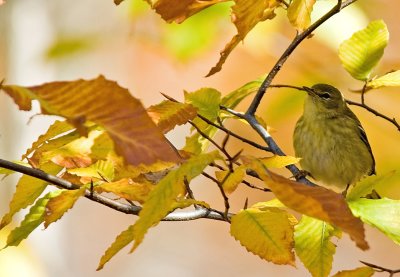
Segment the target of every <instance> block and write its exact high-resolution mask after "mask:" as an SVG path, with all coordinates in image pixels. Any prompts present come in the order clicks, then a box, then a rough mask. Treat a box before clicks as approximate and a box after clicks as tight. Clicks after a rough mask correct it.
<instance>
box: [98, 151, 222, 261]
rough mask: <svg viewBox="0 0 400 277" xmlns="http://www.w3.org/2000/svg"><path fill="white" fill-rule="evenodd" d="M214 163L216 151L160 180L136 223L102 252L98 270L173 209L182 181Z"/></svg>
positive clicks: (136, 244)
mask: <svg viewBox="0 0 400 277" xmlns="http://www.w3.org/2000/svg"><path fill="white" fill-rule="evenodd" d="M215 159H219V154H218V152H217V151H214V152H211V153H208V154H201V155H198V156H193V157H192V158H191V159H189V160H188V161H186V162H185V163H183V164H182V165H181V166H180V167H179V168H177V169H175V170H173V171H170V172H169V173H168V174H167V175H166V176H165V177H164V178H163V179H161V181H160V182H159V183H158V184H157V185H156V186H155V187H154V189H153V190H152V191H151V193H150V194H149V197H148V199H147V200H146V202H145V203H144V204H143V208H142V210H141V211H140V213H139V219H138V220H137V221H136V223H135V224H134V225H132V226H130V227H129V228H128V229H127V230H125V231H124V232H122V233H121V234H120V235H119V236H118V237H117V238H116V240H115V241H114V243H113V244H112V245H111V246H110V247H109V248H108V249H107V250H106V252H105V253H104V255H103V256H102V258H101V260H100V264H99V267H98V269H101V268H102V267H103V266H104V264H105V263H107V262H108V261H109V260H110V259H111V258H112V257H113V256H114V255H115V254H117V253H118V252H119V250H121V249H122V248H123V247H125V246H126V245H127V244H128V243H129V242H131V241H132V240H133V239H134V240H135V242H134V246H133V248H132V250H131V251H133V250H134V249H135V248H136V247H137V246H139V244H140V243H141V242H142V241H143V238H144V236H145V234H146V233H147V231H148V229H149V228H151V227H152V226H155V225H157V224H158V223H159V222H160V220H162V219H163V218H164V217H165V216H166V215H167V214H168V213H169V212H171V211H172V210H173V209H174V208H176V202H177V200H176V198H177V197H178V196H179V195H181V194H183V193H184V192H185V190H186V188H185V185H184V179H185V178H186V179H187V181H189V182H190V181H191V180H192V179H193V178H195V177H196V176H197V175H199V174H201V172H202V171H203V170H204V168H205V167H206V166H207V165H208V164H210V163H211V162H213V161H214V160H215Z"/></svg>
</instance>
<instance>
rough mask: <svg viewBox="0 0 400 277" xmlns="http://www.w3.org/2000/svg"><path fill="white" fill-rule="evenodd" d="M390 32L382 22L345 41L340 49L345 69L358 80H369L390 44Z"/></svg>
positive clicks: (370, 25)
mask: <svg viewBox="0 0 400 277" xmlns="http://www.w3.org/2000/svg"><path fill="white" fill-rule="evenodd" d="M388 40H389V32H388V30H387V27H386V24H385V22H383V21H382V20H376V21H372V22H371V23H369V24H368V26H367V27H366V28H365V29H363V30H361V31H358V32H356V33H354V34H353V35H352V37H351V38H349V39H348V40H345V41H344V42H343V43H342V44H341V45H340V47H339V58H340V60H341V62H342V64H343V67H344V68H345V69H346V70H347V72H349V73H350V74H351V76H353V78H355V79H357V80H367V79H368V78H369V77H370V74H371V71H372V69H373V68H374V67H375V66H376V64H377V63H378V62H379V60H380V59H381V57H382V55H383V51H384V49H385V47H386V45H387V44H388Z"/></svg>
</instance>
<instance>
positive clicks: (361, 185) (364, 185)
mask: <svg viewBox="0 0 400 277" xmlns="http://www.w3.org/2000/svg"><path fill="white" fill-rule="evenodd" d="M396 176H400V171H396V170H393V171H390V172H388V173H386V174H380V175H372V176H368V177H366V178H364V179H362V180H361V181H360V182H358V183H356V184H355V185H354V186H353V187H352V189H351V190H350V191H349V192H348V193H347V196H346V199H347V201H353V200H356V199H358V198H360V197H363V196H366V195H367V194H369V193H371V192H372V190H373V189H374V188H375V187H376V186H378V185H379V184H382V183H386V182H388V181H390V179H391V178H393V177H396Z"/></svg>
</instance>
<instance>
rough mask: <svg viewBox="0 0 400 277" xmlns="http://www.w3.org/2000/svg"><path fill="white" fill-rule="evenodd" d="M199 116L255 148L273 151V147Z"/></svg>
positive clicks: (200, 116)
mask: <svg viewBox="0 0 400 277" xmlns="http://www.w3.org/2000/svg"><path fill="white" fill-rule="evenodd" d="M197 116H198V117H199V118H200V119H201V120H203V121H204V122H206V123H208V124H209V125H212V126H214V127H215V128H218V129H219V130H221V131H224V132H225V133H227V134H229V135H231V136H232V137H234V138H237V139H239V140H241V141H242V142H244V143H247V144H249V145H251V146H253V147H255V148H258V149H261V150H264V151H267V152H271V149H270V148H269V147H268V146H262V145H260V144H258V143H255V142H254V141H251V140H249V139H246V138H244V137H242V136H239V135H237V134H236V133H234V132H232V131H231V130H229V129H227V128H225V127H224V126H221V125H218V124H216V123H214V122H212V121H211V120H209V119H208V118H206V117H204V116H202V115H200V114H198V115H197Z"/></svg>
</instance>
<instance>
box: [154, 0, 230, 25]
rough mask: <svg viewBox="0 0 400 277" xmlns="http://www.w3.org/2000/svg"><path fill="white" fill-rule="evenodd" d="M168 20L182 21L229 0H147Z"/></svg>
mask: <svg viewBox="0 0 400 277" xmlns="http://www.w3.org/2000/svg"><path fill="white" fill-rule="evenodd" d="M146 1H147V2H148V3H149V4H150V5H151V7H152V8H153V9H155V10H156V12H157V13H158V14H160V15H161V17H162V18H163V19H164V20H165V21H167V22H169V23H170V22H173V21H175V22H176V23H182V22H183V21H184V20H186V19H187V18H189V17H190V16H192V15H194V14H196V13H198V12H200V11H201V10H204V9H206V8H208V7H210V6H212V5H214V4H217V3H221V2H226V1H227V0H158V1H154V0H146Z"/></svg>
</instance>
